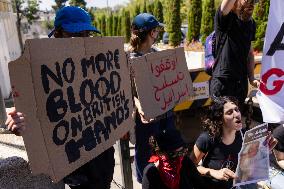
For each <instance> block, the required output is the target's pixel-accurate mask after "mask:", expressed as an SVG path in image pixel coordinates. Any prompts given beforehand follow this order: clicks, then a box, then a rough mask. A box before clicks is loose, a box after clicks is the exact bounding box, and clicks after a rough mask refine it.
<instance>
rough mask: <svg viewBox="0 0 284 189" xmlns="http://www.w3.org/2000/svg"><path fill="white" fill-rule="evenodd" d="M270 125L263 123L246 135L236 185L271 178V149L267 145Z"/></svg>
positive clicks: (239, 159)
mask: <svg viewBox="0 0 284 189" xmlns="http://www.w3.org/2000/svg"><path fill="white" fill-rule="evenodd" d="M267 135H268V125H267V124H266V123H265V124H261V125H259V126H257V127H255V128H252V129H250V130H249V131H247V132H246V133H245V135H244V139H243V145H242V149H241V151H240V153H239V155H238V166H237V169H236V176H237V178H236V179H235V180H234V186H241V185H246V184H251V183H256V182H258V181H262V180H267V179H268V178H269V172H268V170H269V150H268V145H265V139H266V137H267Z"/></svg>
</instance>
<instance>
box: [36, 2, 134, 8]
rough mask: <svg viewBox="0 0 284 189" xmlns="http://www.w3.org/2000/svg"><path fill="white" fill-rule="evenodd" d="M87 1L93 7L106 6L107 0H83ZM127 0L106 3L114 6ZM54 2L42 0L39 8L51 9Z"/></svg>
mask: <svg viewBox="0 0 284 189" xmlns="http://www.w3.org/2000/svg"><path fill="white" fill-rule="evenodd" d="M85 1H86V2H87V6H93V7H100V8H103V7H106V6H107V0H85ZM128 2H129V0H108V4H109V6H111V7H114V6H116V5H119V4H126V3H128ZM53 4H55V3H54V0H42V2H41V4H40V9H41V10H45V9H51V6H52V5H53Z"/></svg>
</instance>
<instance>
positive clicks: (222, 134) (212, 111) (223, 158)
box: [190, 96, 276, 189]
mask: <svg viewBox="0 0 284 189" xmlns="http://www.w3.org/2000/svg"><path fill="white" fill-rule="evenodd" d="M241 118H242V117H241V112H240V110H239V107H238V103H237V100H236V98H234V97H227V96H225V97H216V98H214V99H213V103H212V105H211V106H210V108H209V110H208V112H206V115H205V116H204V117H203V125H204V130H205V131H204V132H203V133H202V134H201V135H200V136H199V137H198V139H197V141H196V143H195V145H194V148H193V151H192V153H191V156H190V157H191V159H192V161H193V162H194V163H195V164H196V165H198V164H199V162H200V161H201V160H202V164H200V165H199V166H198V167H197V169H198V171H199V173H200V174H201V175H203V176H204V178H205V179H206V183H207V184H208V186H210V188H211V189H214V188H216V189H217V188H218V189H230V188H231V187H232V184H233V179H234V178H236V177H235V170H236V167H237V164H238V153H239V152H240V150H241V148H242V142H243V137H242V129H243V125H242V119H241ZM266 141H267V144H268V146H269V148H270V149H272V148H273V147H274V146H275V145H276V140H275V139H274V138H273V137H272V136H271V135H269V136H268V137H267V139H266ZM253 185H254V184H252V185H246V187H254V186H253Z"/></svg>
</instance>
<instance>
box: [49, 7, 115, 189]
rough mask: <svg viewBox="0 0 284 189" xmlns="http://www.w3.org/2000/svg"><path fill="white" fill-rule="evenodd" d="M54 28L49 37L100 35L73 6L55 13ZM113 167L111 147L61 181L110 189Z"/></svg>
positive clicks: (84, 188) (80, 188) (76, 188)
mask: <svg viewBox="0 0 284 189" xmlns="http://www.w3.org/2000/svg"><path fill="white" fill-rule="evenodd" d="M54 26H55V28H54V29H53V30H52V32H51V33H50V34H49V35H48V36H49V37H52V36H54V37H55V38H69V37H90V35H91V32H95V33H100V31H99V30H98V29H97V28H96V27H94V26H92V24H91V18H90V15H89V14H88V13H87V12H86V11H85V10H83V9H81V8H78V7H74V6H67V7H64V8H62V9H60V10H59V11H58V12H57V13H56V17H55V21H54ZM114 165H115V160H114V148H113V147H111V148H109V149H107V150H106V151H104V152H103V153H102V154H100V155H99V156H97V157H96V158H94V159H93V160H91V161H90V162H88V163H86V164H85V165H83V166H82V167H80V168H79V169H77V170H76V171H74V172H73V173H71V174H70V175H69V176H67V177H65V178H64V179H63V181H64V183H65V184H68V185H69V187H70V188H71V189H110V185H111V182H112V179H113V173H114Z"/></svg>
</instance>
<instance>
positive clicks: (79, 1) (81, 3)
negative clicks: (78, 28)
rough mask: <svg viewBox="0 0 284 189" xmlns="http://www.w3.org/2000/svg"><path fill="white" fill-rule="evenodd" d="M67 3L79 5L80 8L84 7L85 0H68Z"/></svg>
mask: <svg viewBox="0 0 284 189" xmlns="http://www.w3.org/2000/svg"><path fill="white" fill-rule="evenodd" d="M69 4H70V5H72V6H76V7H81V8H82V9H86V5H87V3H86V1H84V0H70V1H69Z"/></svg>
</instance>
